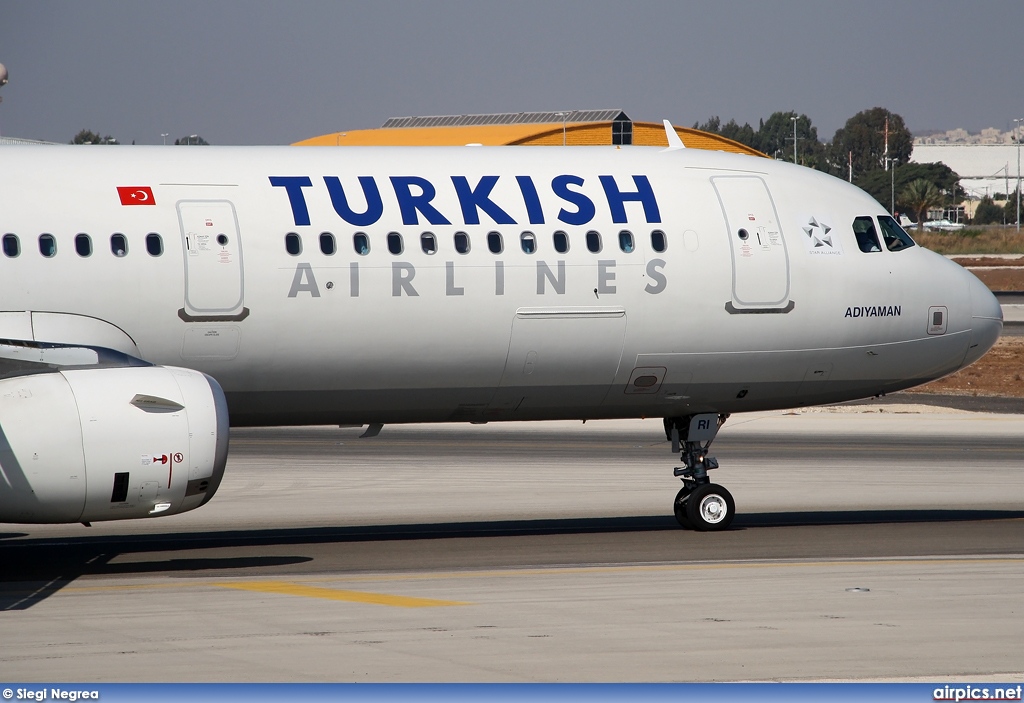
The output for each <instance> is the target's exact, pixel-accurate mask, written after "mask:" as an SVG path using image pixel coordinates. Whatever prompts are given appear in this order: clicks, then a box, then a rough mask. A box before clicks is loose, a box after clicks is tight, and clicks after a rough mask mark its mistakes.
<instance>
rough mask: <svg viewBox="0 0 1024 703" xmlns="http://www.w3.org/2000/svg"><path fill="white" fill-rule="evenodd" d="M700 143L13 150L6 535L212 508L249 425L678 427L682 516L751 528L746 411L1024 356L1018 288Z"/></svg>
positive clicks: (869, 214)
mask: <svg viewBox="0 0 1024 703" xmlns="http://www.w3.org/2000/svg"><path fill="white" fill-rule="evenodd" d="M674 136H675V135H674V133H671V134H669V139H670V142H669V144H670V146H669V147H668V148H663V147H633V146H627V147H604V146H599V147H580V146H572V147H565V148H563V147H543V148H541V147H528V146H527V147H507V146H502V147H493V148H492V147H480V146H465V147H352V148H344V149H341V148H332V147H206V148H203V149H166V148H161V147H158V146H157V147H143V146H135V147H120V148H96V147H89V146H6V147H3V150H2V151H0V154H2V158H3V163H4V169H3V172H2V174H0V213H2V222H0V244H2V247H0V522H16V523H75V522H81V523H83V524H85V525H90V524H91V523H92V522H96V521H102V520H117V519H127V518H147V517H154V516H165V515H174V514H180V513H183V512H186V511H188V510H192V509H195V508H198V507H199V506H201V505H203V504H205V503H207V502H208V501H209V500H210V499H211V498H212V497H213V495H214V494H215V493H216V491H217V487H218V486H219V484H220V483H221V480H222V478H223V475H224V469H225V463H226V460H227V454H228V434H229V427H231V426H268V425H306V424H335V425H353V424H355V425H366V426H368V428H369V429H368V430H367V432H366V434H368V435H372V434H375V433H377V432H379V431H380V428H381V427H382V426H383V425H385V424H390V423H420V422H469V423H484V422H499V421H507V420H538V421H539V420H555V419H562V420H564V419H573V420H599V419H613V418H652V417H653V418H662V419H663V422H664V427H665V432H666V439H667V440H671V443H672V451H673V452H674V453H678V454H679V456H680V461H679V463H680V464H681V466H676V467H675V468H674V470H673V473H674V475H675V476H677V477H678V478H679V479H680V480H681V481H682V482H683V485H682V487H681V489H680V490H679V492H678V494H677V495H676V497H675V500H674V502H673V512H674V514H675V516H676V518H677V520H678V521H679V523H680V524H681V525H682V526H684V527H689V528H693V529H696V530H699V531H717V530H723V529H726V528H728V527H729V525H730V523H731V522H732V520H733V517H734V516H735V514H736V506H735V501H734V499H733V497H732V495H731V494H730V493H729V491H728V490H727V489H726V488H725V487H724V486H722V485H720V484H718V483H713V482H712V481H711V479H710V477H709V471H710V470H712V469H716V468H717V467H718V462H717V460H716V459H715V458H714V457H712V456H710V454H709V449H710V446H711V443H712V441H713V440H714V439H715V437H716V435H717V433H718V431H719V429H720V427H721V426H722V424H723V423H724V422H725V421H726V419H727V418H728V417H729V416H730V415H731V414H733V413H743V412H750V411H765V410H777V409H784V408H794V407H803V406H809V405H817V404H828V403H838V402H843V401H849V400H854V399H858V398H868V397H872V396H879V395H883V394H886V393H891V392H894V391H898V390H902V389H906V388H911V387H913V386H916V385H919V384H922V383H926V382H928V381H931V380H933V379H936V378H939V377H942V376H945V375H947V374H950V373H953V372H955V371H957V370H958V369H961V368H964V367H965V366H967V365H969V364H971V363H973V362H974V361H976V360H977V359H978V358H980V357H981V356H982V355H983V354H984V353H985V352H986V351H987V350H988V349H989V348H990V347H992V345H993V344H994V343H995V342H996V340H997V339H998V337H999V334H1000V332H1001V329H1002V314H1001V311H1000V307H999V304H998V302H997V301H996V299H995V297H994V296H993V295H992V294H991V293H990V292H989V291H988V289H987V288H986V287H985V286H984V285H983V284H982V283H981V282H980V281H979V280H978V279H977V278H975V277H974V276H973V275H972V274H971V273H969V272H967V271H966V270H964V269H963V268H961V267H960V266H958V265H956V264H954V263H952V262H950V261H948V260H947V259H945V258H944V257H942V256H939V255H938V254H935V253H933V252H931V251H928V250H926V249H923V248H921V247H919V246H917V245H916V244H915V243H914V241H913V239H912V238H911V237H910V236H909V235H908V234H907V233H906V232H905V231H904V230H903V229H902V228H901V227H900V226H899V224H898V223H897V222H896V221H895V220H893V219H892V218H891V217H890V216H889V215H887V214H886V210H885V208H883V207H881V206H880V205H879V204H878V203H877V202H876V201H875V200H873V199H872V198H871V197H870V196H868V195H867V194H865V193H864V192H863V191H861V190H860V189H858V188H856V187H854V186H852V185H850V184H848V183H847V182H845V181H842V180H839V179H836V178H833V177H831V176H828V175H825V174H822V173H820V172H818V171H814V170H811V169H808V168H804V167H800V166H796V165H792V164H788V163H785V162H778V161H773V160H771V159H764V158H758V157H751V156H741V155H735V154H727V153H721V152H713V151H702V150H696V149H686V148H684V147H683V145H682V143H681V142H679V141H678V139H676V140H674V141H673V140H672V137H674ZM282 470H287V469H286V468H283V469H282ZM779 479H780V480H785V477H784V476H780V477H779Z"/></svg>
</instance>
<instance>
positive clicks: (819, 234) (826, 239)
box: [804, 217, 834, 249]
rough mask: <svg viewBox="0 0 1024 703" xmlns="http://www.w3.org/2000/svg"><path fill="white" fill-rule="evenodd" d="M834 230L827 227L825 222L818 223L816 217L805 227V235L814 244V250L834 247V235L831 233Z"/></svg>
mask: <svg viewBox="0 0 1024 703" xmlns="http://www.w3.org/2000/svg"><path fill="white" fill-rule="evenodd" d="M831 231H832V228H831V227H829V226H828V225H826V224H825V223H824V222H818V219H817V218H816V217H812V218H811V219H809V220H808V221H807V224H806V225H804V234H806V235H807V236H808V238H809V239H810V240H811V242H812V243H813V244H814V248H815V249H817V248H819V247H826V246H827V247H833V246H834V245H833V244H832V235H830V234H829V232H831Z"/></svg>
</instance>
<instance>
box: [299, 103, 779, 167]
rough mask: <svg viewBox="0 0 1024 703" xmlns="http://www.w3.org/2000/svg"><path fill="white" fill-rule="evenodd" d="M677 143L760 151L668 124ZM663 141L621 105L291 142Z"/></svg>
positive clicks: (414, 123) (405, 125)
mask: <svg viewBox="0 0 1024 703" xmlns="http://www.w3.org/2000/svg"><path fill="white" fill-rule="evenodd" d="M673 129H674V130H675V132H676V134H677V135H679V138H680V139H681V140H682V142H683V145H684V146H686V147H687V148H690V149H709V150H712V151H727V152H732V153H736V154H748V155H753V156H765V155H764V154H762V153H761V152H760V151H757V150H756V149H752V148H750V147H748V146H746V145H744V144H740V143H739V142H736V141H733V140H731V139H726V138H725V137H722V136H720V135H718V134H711V133H709V132H702V131H700V130H697V129H689V128H687V127H676V126H673ZM470 144H479V145H481V146H563V145H564V146H599V145H608V146H627V145H635V146H661V147H667V146H668V136H667V135H666V134H665V126H664V124H662V123H661V122H634V121H633V120H631V119H630V118H629V117H628V116H627V115H626V113H625V112H623V111H622V110H571V111H566V112H507V113H498V114H491V115H438V116H432V117H392V118H391V119H389V120H387V121H386V122H385V123H384V124H383V125H381V126H380V127H379V128H378V129H359V130H348V131H344V132H331V133H329V134H322V135H320V136H318V137H312V138H310V139H305V140H303V141H300V142H296V143H295V146H465V145H470Z"/></svg>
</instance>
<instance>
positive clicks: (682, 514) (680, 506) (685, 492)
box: [672, 486, 693, 530]
mask: <svg viewBox="0 0 1024 703" xmlns="http://www.w3.org/2000/svg"><path fill="white" fill-rule="evenodd" d="M692 492H693V489H692V488H690V487H688V486H683V487H682V488H681V489H679V492H678V493H676V499H675V502H674V503H673V504H672V507H673V509H674V510H675V514H676V521H677V522H678V523H679V524H680V525H681V526H683V527H685V528H686V529H687V530H692V529H693V523H692V522H690V518H689V517H687V515H686V499H687V498H688V497H689V496H690V494H691V493H692Z"/></svg>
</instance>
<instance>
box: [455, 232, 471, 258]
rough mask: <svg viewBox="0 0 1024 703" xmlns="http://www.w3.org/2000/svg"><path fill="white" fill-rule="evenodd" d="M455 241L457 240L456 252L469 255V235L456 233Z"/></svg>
mask: <svg viewBox="0 0 1024 703" xmlns="http://www.w3.org/2000/svg"><path fill="white" fill-rule="evenodd" d="M454 239H455V251H457V252H459V253H460V254H468V253H469V235H468V234H466V233H465V232H456V233H455V237H454Z"/></svg>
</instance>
